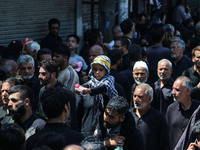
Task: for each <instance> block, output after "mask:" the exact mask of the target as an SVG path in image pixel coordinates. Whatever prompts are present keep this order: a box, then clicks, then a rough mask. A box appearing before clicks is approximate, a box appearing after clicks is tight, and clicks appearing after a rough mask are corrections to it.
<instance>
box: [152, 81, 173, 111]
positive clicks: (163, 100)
mask: <svg viewBox="0 0 200 150" xmlns="http://www.w3.org/2000/svg"><path fill="white" fill-rule="evenodd" d="M173 83H174V80H173V78H172V77H170V79H169V80H168V81H167V83H166V84H165V85H164V86H163V87H162V88H160V84H161V80H160V79H159V80H158V81H156V82H155V83H154V86H155V87H154V89H155V95H154V101H153V102H152V106H153V107H154V108H156V109H157V110H159V111H160V112H162V114H163V115H165V113H166V110H167V107H168V106H169V105H170V104H171V103H173V102H174V100H173V97H172V86H173Z"/></svg>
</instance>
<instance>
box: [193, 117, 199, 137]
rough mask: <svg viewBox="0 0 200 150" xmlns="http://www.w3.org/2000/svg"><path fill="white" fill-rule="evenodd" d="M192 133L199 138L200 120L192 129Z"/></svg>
mask: <svg viewBox="0 0 200 150" xmlns="http://www.w3.org/2000/svg"><path fill="white" fill-rule="evenodd" d="M192 133H193V134H194V135H195V136H196V137H197V136H198V135H200V120H198V121H197V122H196V123H195V125H194V126H193V128H192Z"/></svg>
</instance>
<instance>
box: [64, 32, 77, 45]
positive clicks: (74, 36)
mask: <svg viewBox="0 0 200 150" xmlns="http://www.w3.org/2000/svg"><path fill="white" fill-rule="evenodd" d="M70 37H73V38H75V39H76V43H77V44H79V42H80V38H79V37H78V35H76V34H69V35H68V36H67V40H68V39H69V38H70Z"/></svg>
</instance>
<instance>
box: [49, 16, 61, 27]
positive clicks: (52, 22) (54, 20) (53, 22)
mask: <svg viewBox="0 0 200 150" xmlns="http://www.w3.org/2000/svg"><path fill="white" fill-rule="evenodd" d="M52 24H58V25H59V26H60V21H59V20H58V19H57V18H51V19H50V20H49V22H48V26H49V28H50V27H51V25H52Z"/></svg>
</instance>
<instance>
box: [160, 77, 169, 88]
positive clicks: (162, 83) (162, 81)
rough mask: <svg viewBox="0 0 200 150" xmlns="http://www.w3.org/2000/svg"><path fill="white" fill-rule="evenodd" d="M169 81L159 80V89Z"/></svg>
mask: <svg viewBox="0 0 200 150" xmlns="http://www.w3.org/2000/svg"><path fill="white" fill-rule="evenodd" d="M169 79H170V78H169ZM169 79H166V80H161V82H160V88H162V87H163V86H164V85H165V84H166V83H167V82H168V81H169Z"/></svg>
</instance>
